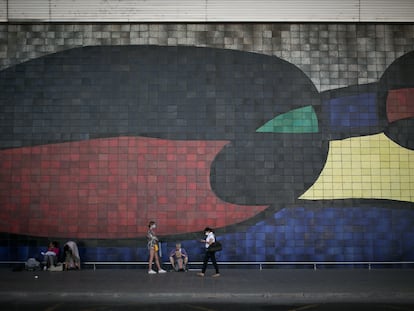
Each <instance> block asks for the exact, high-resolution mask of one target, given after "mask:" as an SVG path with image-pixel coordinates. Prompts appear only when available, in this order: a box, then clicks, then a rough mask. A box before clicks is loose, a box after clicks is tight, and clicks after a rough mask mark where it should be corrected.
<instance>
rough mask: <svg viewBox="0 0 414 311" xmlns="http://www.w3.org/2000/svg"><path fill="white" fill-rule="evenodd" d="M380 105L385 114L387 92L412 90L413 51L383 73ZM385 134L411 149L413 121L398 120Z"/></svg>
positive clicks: (413, 71)
mask: <svg viewBox="0 0 414 311" xmlns="http://www.w3.org/2000/svg"><path fill="white" fill-rule="evenodd" d="M379 85H380V96H379V97H380V102H379V103H380V105H381V107H382V111H383V113H384V117H386V116H385V114H386V104H387V96H388V91H389V90H398V89H404V88H414V51H412V52H409V53H407V54H404V55H403V56H401V57H399V58H397V59H396V60H395V61H394V62H393V63H392V64H391V65H390V66H389V67H388V68H387V70H386V71H385V72H384V74H383V76H382V77H381V79H380V82H379ZM385 134H386V135H387V136H388V137H389V138H390V139H392V140H393V141H394V142H395V143H397V144H399V145H400V146H403V147H405V148H408V149H413V147H414V142H413V136H414V121H413V119H412V118H411V119H405V120H399V121H396V122H393V123H391V124H389V126H388V127H387V128H386V129H385Z"/></svg>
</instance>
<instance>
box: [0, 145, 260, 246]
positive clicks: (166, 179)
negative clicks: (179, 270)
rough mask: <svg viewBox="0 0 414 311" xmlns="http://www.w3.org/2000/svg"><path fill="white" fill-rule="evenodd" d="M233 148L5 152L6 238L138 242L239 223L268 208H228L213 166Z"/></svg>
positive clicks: (1, 200)
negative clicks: (150, 232) (150, 235)
mask: <svg viewBox="0 0 414 311" xmlns="http://www.w3.org/2000/svg"><path fill="white" fill-rule="evenodd" d="M225 144H227V141H171V140H162V139H154V138H144V137H118V138H108V139H95V140H88V141H80V142H71V143H60V144H51V145H43V146H35V147H24V148H18V149H8V150H3V151H1V152H0V205H1V209H0V231H1V232H9V233H17V234H28V235H33V236H49V237H62V238H103V239H108V238H133V237H139V236H143V235H145V234H146V231H147V224H148V222H149V220H156V221H157V223H158V229H157V232H158V234H179V233H188V232H194V231H200V230H203V228H204V227H206V226H211V227H214V228H219V227H224V226H228V225H231V224H235V223H238V222H241V221H243V220H246V219H248V218H251V217H253V216H254V215H256V214H257V213H259V212H261V211H263V210H264V209H266V207H267V206H241V205H235V204H230V203H226V202H223V201H222V200H220V199H219V198H218V197H216V196H215V194H214V193H213V192H212V190H211V187H210V179H209V178H210V165H211V162H212V161H213V159H214V157H215V156H216V154H217V153H218V152H219V151H220V150H221V149H222V148H223V146H224V145H225Z"/></svg>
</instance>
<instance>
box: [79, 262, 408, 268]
mask: <svg viewBox="0 0 414 311" xmlns="http://www.w3.org/2000/svg"><path fill="white" fill-rule="evenodd" d="M82 264H84V265H93V266H94V270H96V265H148V262H145V261H85V262H83V263H82ZM164 264H165V265H169V264H170V262H164ZM190 264H191V265H201V264H203V262H202V261H191V262H190ZM220 264H221V265H257V266H259V269H260V270H262V269H263V266H266V265H312V266H313V269H314V270H317V267H318V266H321V265H366V266H367V267H368V269H369V270H371V269H372V266H373V265H405V264H413V265H414V261H222V262H220Z"/></svg>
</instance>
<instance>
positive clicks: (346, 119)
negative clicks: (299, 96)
mask: <svg viewBox="0 0 414 311" xmlns="http://www.w3.org/2000/svg"><path fill="white" fill-rule="evenodd" d="M322 111H324V113H325V115H327V116H328V118H329V120H326V121H328V122H329V125H330V130H331V131H332V132H338V131H344V130H346V129H349V128H362V127H370V126H378V125H379V117H378V108H377V97H376V94H375V93H363V94H359V95H351V96H344V97H338V98H332V99H329V100H326V101H323V103H322Z"/></svg>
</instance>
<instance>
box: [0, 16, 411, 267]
mask: <svg viewBox="0 0 414 311" xmlns="http://www.w3.org/2000/svg"><path fill="white" fill-rule="evenodd" d="M413 50H414V25H412V24H352V23H346V24H343V23H337V24H333V23H331V24H326V23H325V24H309V23H305V24H300V23H277V24H275V23H249V24H246V23H245V24H243V23H225V24H200V23H197V24H186V23H181V24H175V23H174V24H173V23H169V24H145V23H141V24H135V23H119V24H102V23H100V24H73V23H70V24H27V23H26V24H2V25H0V65H1V70H2V71H1V72H0V88H1V97H0V112H1V114H0V117H1V119H2V124H1V125H0V146H1V151H0V163H1V164H0V176H1V178H0V200H1V202H0V203H1V206H2V208H1V214H0V231H1V232H2V240H1V243H2V244H1V245H2V248H1V249H0V250H1V252H0V255H1V259H24V258H26V257H28V256H33V255H35V254H37V253H38V249H39V247H41V246H42V245H45V244H46V240H48V239H56V240H59V241H60V242H64V241H65V240H67V239H74V240H76V241H78V243H79V244H80V246H81V249H82V252H83V253H82V254H83V257H84V259H88V260H96V259H98V260H145V259H146V256H147V253H146V249H145V232H146V224H147V222H148V221H149V220H152V219H155V220H156V221H157V222H158V233H159V234H160V235H161V236H162V237H163V240H164V241H165V242H167V243H164V244H163V249H164V253H165V251H166V250H168V249H170V248H172V247H173V245H174V243H175V242H176V241H182V242H183V244H184V246H185V247H186V248H187V250H188V251H189V252H190V255H191V257H192V259H193V260H199V259H200V256H201V255H200V254H201V247H202V246H201V245H200V244H199V243H198V242H196V240H197V239H199V238H200V237H201V236H200V231H201V230H202V229H203V228H204V227H205V226H211V227H214V228H216V231H217V234H218V235H219V236H220V238H221V240H222V241H223V243H224V245H225V249H224V251H223V252H221V253H220V260H223V261H226V260H228V261H235V260H236V261H239V260H251V261H273V260H279V261H280V260H283V261H289V260H294V261H295V260H296V261H297V260H336V261H341V260H413V257H414V253H413V242H412V241H414V239H413V237H414V231H413V221H414V214H413V213H414V211H413V207H414V206H413V198H414V180H413V176H414V171H413V170H414V167H413V166H412V163H414V161H413V160H414V159H413V157H414V155H413V151H412V150H413V141H412V137H413V123H412V122H413V121H412V120H413V115H414V112H413V111H414V110H413V100H412V85H413V77H414V69H413V66H414V56H413V53H410V52H411V51H413ZM50 219H52V220H50ZM137 247H138V248H137Z"/></svg>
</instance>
